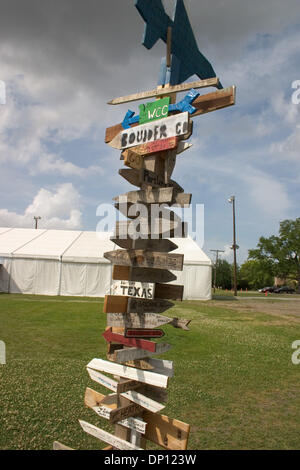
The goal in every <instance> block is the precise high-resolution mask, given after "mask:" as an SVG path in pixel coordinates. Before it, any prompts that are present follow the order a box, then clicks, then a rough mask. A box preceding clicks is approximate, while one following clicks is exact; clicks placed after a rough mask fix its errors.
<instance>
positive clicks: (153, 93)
mask: <svg viewBox="0 0 300 470" xmlns="http://www.w3.org/2000/svg"><path fill="white" fill-rule="evenodd" d="M218 85H219V79H218V78H209V79H206V80H197V81H194V82H190V83H182V84H180V85H174V86H169V87H168V89H167V94H168V95H169V94H170V95H171V94H174V93H179V92H181V91H187V90H191V89H192V88H194V89H195V90H196V89H198V88H207V87H211V86H213V87H217V86H218ZM164 95H166V89H165V88H156V89H154V90H150V91H142V92H140V93H134V94H132V95H128V96H122V97H120V98H114V99H113V100H110V101H108V103H107V104H111V105H116V104H123V103H129V102H131V101H139V100H144V99H146V98H154V97H158V96H164Z"/></svg>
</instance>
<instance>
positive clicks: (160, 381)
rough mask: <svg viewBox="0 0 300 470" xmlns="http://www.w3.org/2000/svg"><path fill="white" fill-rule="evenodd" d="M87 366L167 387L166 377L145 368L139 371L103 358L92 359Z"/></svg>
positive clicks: (155, 385)
mask: <svg viewBox="0 0 300 470" xmlns="http://www.w3.org/2000/svg"><path fill="white" fill-rule="evenodd" d="M87 367H88V368H90V369H94V370H98V371H100V372H106V373H107V374H111V375H117V376H119V377H124V378H126V379H131V380H136V381H138V382H142V383H145V384H148V385H153V386H154V387H161V388H167V387H168V377H167V376H165V375H161V374H156V373H154V372H149V371H147V370H143V371H141V370H140V369H134V368H133V367H127V366H123V365H121V364H116V363H114V362H109V361H104V360H103V359H92V360H91V361H90V362H89V363H88V365H87Z"/></svg>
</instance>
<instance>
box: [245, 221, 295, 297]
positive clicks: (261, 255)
mask: <svg viewBox="0 0 300 470" xmlns="http://www.w3.org/2000/svg"><path fill="white" fill-rule="evenodd" d="M249 259H253V260H258V261H264V262H265V263H266V264H265V269H266V271H267V272H268V273H269V274H272V275H273V276H278V277H282V278H286V277H291V276H294V277H295V278H296V279H297V280H298V290H297V292H298V293H299V294H300V218H297V219H296V220H284V221H282V222H280V228H279V236H275V235H272V236H271V237H270V238H265V237H261V238H260V239H259V242H258V244H257V248H256V249H254V250H249Z"/></svg>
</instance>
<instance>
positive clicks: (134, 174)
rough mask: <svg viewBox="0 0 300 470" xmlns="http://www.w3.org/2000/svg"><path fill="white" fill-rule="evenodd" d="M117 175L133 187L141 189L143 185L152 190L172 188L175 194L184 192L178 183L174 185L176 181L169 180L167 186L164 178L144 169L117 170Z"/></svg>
mask: <svg viewBox="0 0 300 470" xmlns="http://www.w3.org/2000/svg"><path fill="white" fill-rule="evenodd" d="M119 175H120V176H122V178H124V179H125V180H126V181H128V183H130V184H132V185H134V186H139V187H141V186H142V185H145V184H146V185H149V186H151V187H153V188H165V187H170V186H172V187H173V188H174V189H175V190H176V191H177V192H184V189H183V188H182V187H181V186H180V185H179V184H178V183H176V181H173V180H170V181H169V182H168V184H165V180H164V178H162V177H161V176H160V175H157V174H155V173H154V172H153V171H150V170H146V169H144V170H141V171H138V170H134V169H129V168H121V169H120V170H119Z"/></svg>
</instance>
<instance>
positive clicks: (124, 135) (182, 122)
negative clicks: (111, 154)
mask: <svg viewBox="0 0 300 470" xmlns="http://www.w3.org/2000/svg"><path fill="white" fill-rule="evenodd" d="M188 131H189V113H188V112H185V113H180V114H175V115H174V116H170V117H167V118H164V119H160V120H159V121H153V122H147V123H146V124H142V125H141V126H136V127H131V128H130V129H125V130H124V131H122V132H120V133H119V134H118V135H117V136H116V137H115V138H114V139H113V140H112V141H111V142H109V145H110V146H111V147H114V148H116V149H119V150H121V149H127V148H130V147H135V146H136V145H141V144H146V143H147V142H155V141H157V140H164V139H169V138H170V137H176V136H180V135H184V134H187V133H188Z"/></svg>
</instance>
